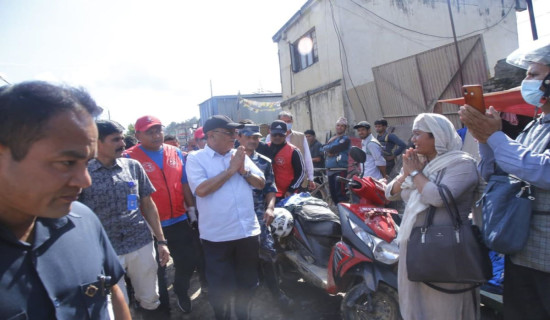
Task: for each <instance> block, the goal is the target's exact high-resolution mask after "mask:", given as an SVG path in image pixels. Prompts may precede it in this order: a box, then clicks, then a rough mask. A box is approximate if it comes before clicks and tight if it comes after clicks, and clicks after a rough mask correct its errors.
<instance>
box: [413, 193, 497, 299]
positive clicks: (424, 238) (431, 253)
mask: <svg viewBox="0 0 550 320" xmlns="http://www.w3.org/2000/svg"><path fill="white" fill-rule="evenodd" d="M438 190H439V194H440V196H441V199H442V200H443V203H444V204H445V207H446V209H447V210H446V211H447V213H448V214H449V216H450V217H451V221H452V224H451V225H432V222H433V217H434V215H435V207H433V206H431V207H430V209H429V211H428V214H427V215H426V219H425V221H424V225H422V226H421V227H415V228H413V229H412V231H411V235H410V238H409V242H408V244H407V261H406V264H407V272H408V277H409V280H410V281H421V282H424V283H426V284H427V285H429V286H430V287H432V288H434V289H437V290H440V291H444V292H447V293H461V292H466V291H469V290H472V289H474V288H476V287H478V286H480V285H481V284H482V283H484V282H487V281H488V280H489V279H491V277H492V273H493V270H492V264H491V260H490V258H489V252H488V249H487V248H486V247H485V246H484V245H483V242H482V239H481V237H480V232H479V229H478V228H477V226H474V225H472V224H471V223H470V222H469V221H468V222H466V223H464V222H463V221H462V219H461V218H460V214H459V211H458V207H457V205H456V203H455V201H454V198H453V196H452V194H451V192H450V191H449V189H448V188H447V186H445V185H439V186H438ZM451 204H452V206H451ZM430 282H447V283H471V284H473V286H471V287H468V288H464V289H458V290H452V289H443V288H440V287H438V286H435V285H433V284H430Z"/></svg>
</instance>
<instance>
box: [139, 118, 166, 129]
mask: <svg viewBox="0 0 550 320" xmlns="http://www.w3.org/2000/svg"><path fill="white" fill-rule="evenodd" d="M152 126H162V123H161V122H160V120H159V119H158V118H157V117H153V116H143V117H141V118H139V119H137V121H136V125H135V126H134V129H136V131H141V132H143V131H147V129H149V128H151V127H152Z"/></svg>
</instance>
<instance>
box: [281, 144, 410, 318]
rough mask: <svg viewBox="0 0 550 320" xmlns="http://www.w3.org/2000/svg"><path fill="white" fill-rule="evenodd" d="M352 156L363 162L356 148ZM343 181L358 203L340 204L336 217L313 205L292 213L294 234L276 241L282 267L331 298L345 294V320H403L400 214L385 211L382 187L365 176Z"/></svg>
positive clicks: (299, 208) (360, 152)
mask: <svg viewBox="0 0 550 320" xmlns="http://www.w3.org/2000/svg"><path fill="white" fill-rule="evenodd" d="M350 156H351V157H352V158H353V159H354V161H355V162H357V163H364V162H365V158H366V155H365V153H364V152H363V151H362V150H361V149H360V148H356V147H353V148H352V150H350ZM361 172H362V171H361ZM342 179H343V180H345V181H346V182H347V186H348V188H349V189H350V190H351V192H353V193H354V194H355V195H357V196H358V197H359V203H358V204H351V203H339V204H338V216H337V215H336V214H334V213H332V212H331V211H330V209H328V207H325V208H322V207H321V206H319V207H318V208H319V209H317V210H316V209H315V206H314V205H313V204H302V205H299V206H297V208H298V210H297V209H292V208H291V211H292V216H293V218H294V219H293V220H294V221H293V227H292V232H291V233H290V235H288V236H286V237H281V238H279V239H278V241H279V244H280V248H281V250H282V252H281V255H280V256H281V257H282V258H283V259H280V261H279V263H281V264H282V265H285V266H286V267H285V268H282V269H283V270H284V269H286V270H287V271H288V266H289V265H290V268H291V270H290V271H293V272H294V273H298V274H299V275H300V276H301V277H302V278H303V279H304V280H306V281H307V282H309V283H311V284H313V285H315V286H317V287H319V288H322V289H324V290H326V291H327V292H328V293H330V294H337V293H339V292H343V293H345V295H344V299H343V300H342V304H341V313H342V318H343V319H387V320H392V319H400V318H401V316H400V313H399V305H398V299H397V291H396V289H397V261H398V259H399V249H398V247H397V244H396V242H395V241H394V240H395V237H396V235H397V231H396V230H397V229H398V227H397V225H396V224H395V223H394V221H393V219H392V216H391V215H392V214H397V211H396V210H394V209H388V208H384V205H385V203H386V199H385V197H384V190H383V186H382V184H380V183H379V182H378V181H376V180H373V179H372V178H371V177H366V178H364V177H362V176H359V177H357V176H354V177H353V178H352V179H345V178H342ZM327 210H328V211H327ZM331 214H332V216H331Z"/></svg>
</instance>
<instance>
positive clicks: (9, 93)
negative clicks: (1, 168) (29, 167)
mask: <svg viewBox="0 0 550 320" xmlns="http://www.w3.org/2000/svg"><path fill="white" fill-rule="evenodd" d="M69 111H72V112H86V113H88V114H89V115H91V116H97V115H99V114H100V113H101V111H102V109H101V108H100V107H98V106H97V105H96V103H95V101H94V100H93V99H92V97H91V96H90V95H89V94H88V93H87V92H86V91H85V90H84V89H83V88H73V87H69V86H60V85H54V84H51V83H48V82H44V81H28V82H22V83H19V84H14V85H8V86H3V87H1V88H0V115H1V116H0V144H2V145H4V146H7V147H8V148H9V149H10V151H11V154H12V157H13V159H14V160H15V161H21V160H23V159H24V158H25V156H26V155H27V152H28V151H29V148H30V147H31V145H32V144H33V143H35V142H36V141H38V140H40V139H41V138H42V137H43V136H44V134H45V132H44V130H45V126H46V124H47V123H48V121H49V120H50V119H51V118H53V117H54V116H57V115H58V114H61V113H63V112H69Z"/></svg>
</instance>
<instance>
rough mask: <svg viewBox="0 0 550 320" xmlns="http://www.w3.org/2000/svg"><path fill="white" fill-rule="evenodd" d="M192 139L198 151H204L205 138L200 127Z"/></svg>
mask: <svg viewBox="0 0 550 320" xmlns="http://www.w3.org/2000/svg"><path fill="white" fill-rule="evenodd" d="M193 137H194V138H195V143H196V144H197V147H199V150H200V149H204V146H206V136H205V135H204V131H203V130H202V127H199V128H198V129H197V130H195V132H194V133H193Z"/></svg>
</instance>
